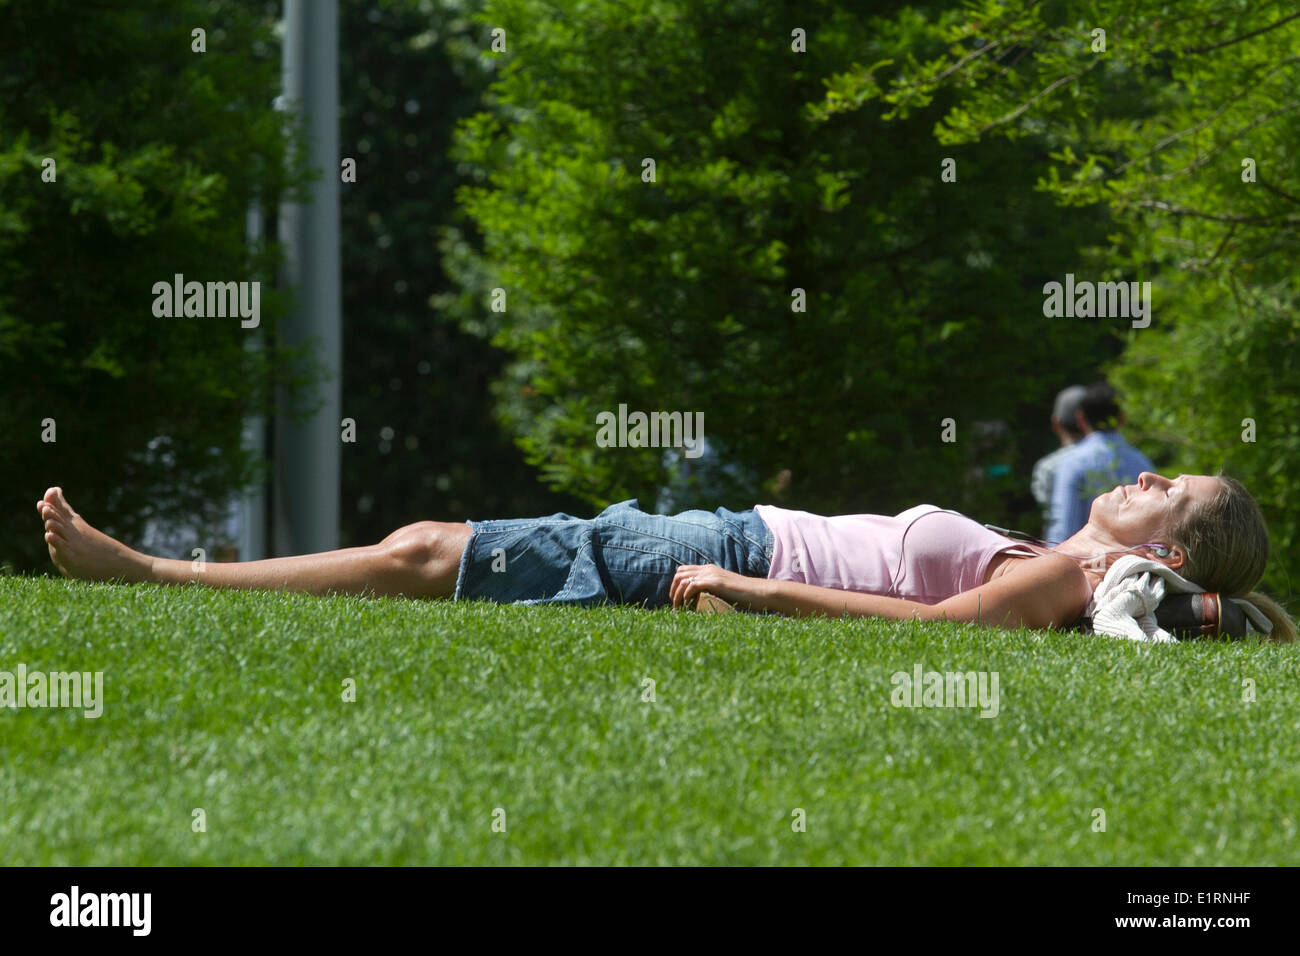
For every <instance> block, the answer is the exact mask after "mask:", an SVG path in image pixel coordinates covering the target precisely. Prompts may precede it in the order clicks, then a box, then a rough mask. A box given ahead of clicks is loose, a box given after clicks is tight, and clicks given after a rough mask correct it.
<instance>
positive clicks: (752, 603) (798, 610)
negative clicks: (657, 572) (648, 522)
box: [670, 554, 1091, 628]
mask: <svg viewBox="0 0 1300 956" xmlns="http://www.w3.org/2000/svg"><path fill="white" fill-rule="evenodd" d="M702 591H708V592H710V593H711V594H716V595H718V597H720V598H723V599H724V600H727V601H732V602H734V603H737V604H740V605H741V606H743V607H748V608H751V609H753V610H768V611H776V612H778V613H780V614H787V615H790V616H792V617H802V616H805V615H808V614H825V615H827V616H829V617H839V616H841V615H844V614H848V615H850V616H852V617H882V618H886V619H888V620H894V621H907V620H913V619H915V620H918V621H942V620H948V621H972V622H976V623H981V624H989V625H997V626H999V627H1010V628H1016V627H1030V628H1043V627H1051V626H1057V627H1065V626H1068V625H1070V624H1073V623H1074V622H1075V621H1076V620H1078V618H1079V615H1080V614H1082V613H1083V609H1084V608H1085V607H1086V606H1087V603H1088V598H1089V597H1090V596H1091V590H1090V588H1089V585H1088V580H1087V578H1086V577H1084V574H1083V572H1082V571H1081V570H1080V569H1079V567H1078V565H1076V564H1075V563H1074V562H1073V561H1071V560H1070V559H1069V558H1066V557H1063V556H1062V555H1057V554H1046V555H1042V556H1040V557H1037V558H1030V559H1028V560H1026V561H1023V562H1020V563H1019V565H1018V566H1016V567H1013V568H1011V569H1010V570H1008V571H1007V572H1006V573H1005V574H1003V575H1002V576H1001V577H1000V578H998V579H997V580H995V581H990V582H989V583H988V584H985V585H982V586H980V587H978V588H973V589H972V590H970V591H963V592H962V593H961V594H956V595H954V596H952V597H950V598H948V599H947V600H946V601H941V602H940V603H938V604H921V603H919V602H917V601H907V600H904V599H902V598H891V597H881V596H879V595H876V594H863V593H860V592H858V591H841V590H839V589H837V588H823V587H817V586H816V585H812V584H802V583H800V582H798V581H769V580H768V579H766V578H751V577H746V576H744V575H741V574H735V573H734V572H731V571H724V570H723V569H722V568H719V567H717V566H715V565H683V566H682V567H680V568H678V569H677V574H676V576H675V577H674V578H673V583H672V586H671V588H670V594H671V596H672V600H673V606H674V607H681V606H682V605H684V604H686V603H688V602H690V601H693V600H694V599H695V598H696V597H697V596H698V595H699V594H700V593H701V592H702Z"/></svg>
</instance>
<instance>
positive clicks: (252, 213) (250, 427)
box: [237, 200, 266, 561]
mask: <svg viewBox="0 0 1300 956" xmlns="http://www.w3.org/2000/svg"><path fill="white" fill-rule="evenodd" d="M246 235H247V237H248V242H249V244H250V245H252V244H254V243H256V242H257V241H258V240H259V239H261V237H262V206H261V203H259V202H257V201H256V200H254V201H253V202H251V203H249V205H248V215H247V218H246ZM262 348H263V345H262V332H261V330H260V329H254V330H250V333H249V338H248V349H249V351H250V352H260V351H261V350H262ZM244 447H245V448H248V449H250V450H251V451H253V452H254V453H255V454H256V455H257V456H258V457H259V458H261V457H262V456H264V455H265V454H266V422H265V421H264V420H263V419H262V416H261V415H249V416H248V417H247V418H246V419H244ZM237 547H238V549H239V560H240V561H259V560H261V559H262V558H265V557H266V480H265V479H263V480H262V481H260V482H259V483H258V484H257V485H256V486H254V487H252V488H248V489H246V490H245V491H244V493H243V495H242V496H240V500H239V542H238V545H237Z"/></svg>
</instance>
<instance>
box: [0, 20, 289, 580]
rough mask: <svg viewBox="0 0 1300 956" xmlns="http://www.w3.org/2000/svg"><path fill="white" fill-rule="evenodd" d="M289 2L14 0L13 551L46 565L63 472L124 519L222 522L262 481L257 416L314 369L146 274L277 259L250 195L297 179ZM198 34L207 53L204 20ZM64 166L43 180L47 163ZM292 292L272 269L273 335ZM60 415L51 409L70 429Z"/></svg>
mask: <svg viewBox="0 0 1300 956" xmlns="http://www.w3.org/2000/svg"><path fill="white" fill-rule="evenodd" d="M277 7H278V4H275V3H270V4H268V3H254V2H244V3H236V2H227V3H211V2H199V0H136V2H133V3H131V4H127V5H117V4H88V3H80V2H71V0H47V2H42V3H38V4H37V3H25V2H0V23H3V28H0V380H3V382H4V394H5V400H4V402H3V403H0V475H2V478H0V480H2V481H3V491H4V494H3V498H4V501H5V506H4V508H3V509H0V560H3V561H4V562H6V563H9V564H11V565H13V566H17V567H48V564H49V559H48V556H47V555H46V554H45V547H44V542H43V541H42V539H41V534H40V525H39V522H38V520H37V518H36V516H35V510H34V507H35V502H36V500H37V499H38V498H39V497H40V495H41V494H42V493H43V492H44V491H45V489H46V487H48V486H49V485H51V484H56V483H57V484H62V485H63V486H64V487H65V488H66V489H67V491H68V494H69V495H70V496H71V498H72V500H73V501H74V502H76V503H77V505H78V507H80V508H82V509H84V510H85V511H86V513H88V514H91V515H93V516H94V517H95V519H96V521H97V522H102V523H103V524H104V525H106V526H107V527H108V528H109V529H110V530H112V531H114V532H116V533H118V534H120V535H122V536H124V537H126V538H127V539H128V540H131V539H132V538H136V537H137V536H138V534H139V533H140V531H141V528H142V524H143V522H144V521H145V520H146V519H148V518H150V517H157V518H159V519H162V520H164V521H181V520H184V521H187V522H189V523H190V524H191V525H192V524H193V523H194V522H195V521H196V520H200V521H202V520H215V519H216V518H217V517H218V512H219V511H220V509H221V507H222V505H223V503H224V502H225V501H227V500H228V497H229V494H230V492H231V491H233V490H234V489H235V488H237V487H238V486H239V485H240V484H241V483H243V482H244V481H245V480H247V479H248V477H249V476H250V475H251V473H252V471H253V466H254V461H253V457H252V456H250V455H249V454H247V453H245V452H244V451H243V450H242V449H241V447H240V428H241V423H242V420H243V417H244V415H245V414H246V413H248V412H249V411H251V410H253V409H260V408H264V403H265V400H266V398H267V393H266V389H265V388H263V387H261V386H262V385H267V384H269V383H270V381H271V375H272V374H279V375H280V376H281V377H282V378H284V379H285V380H287V381H291V382H292V381H294V380H301V375H302V374H305V373H302V372H299V371H295V370H294V369H293V367H292V365H291V361H290V360H291V357H290V356H288V355H285V354H283V353H282V352H280V351H279V350H277V349H275V348H268V349H266V350H264V351H262V352H261V353H254V352H251V351H249V350H247V349H246V343H247V341H248V337H249V335H250V330H247V329H243V328H241V327H240V321H239V319H238V318H237V317H236V318H228V319H220V318H158V317H156V316H155V315H154V313H153V303H154V294H153V291H152V289H153V286H154V284H155V283H156V282H160V281H162V282H170V281H172V277H173V276H174V275H175V274H176V273H181V274H183V275H184V276H185V278H186V280H187V281H189V280H198V281H203V282H206V281H253V280H263V281H264V283H265V281H266V280H268V279H269V278H273V276H274V271H273V268H274V264H275V250H274V248H273V247H270V246H265V245H263V246H256V247H250V246H248V245H247V244H246V242H245V212H246V209H247V208H248V205H249V203H250V201H252V200H253V199H262V200H264V201H274V200H276V199H278V197H279V195H280V194H281V193H283V192H284V191H285V190H286V189H287V188H288V187H289V184H290V183H291V182H294V181H296V180H297V178H298V175H299V174H298V172H297V171H296V170H297V166H296V164H295V161H294V158H293V154H292V151H291V149H290V145H289V144H290V140H289V138H288V137H287V136H286V134H285V116H284V114H282V113H278V112H277V111H276V110H275V109H274V107H273V101H274V99H275V96H276V95H277V92H278V86H279V56H278V41H277V40H276V38H275V37H274V36H273V34H272V26H273V24H274V16H275V13H276V8H277ZM196 28H201V29H203V30H205V31H206V35H205V41H206V48H207V52H206V53H200V52H194V51H193V44H194V40H193V38H192V31H193V30H194V29H196ZM47 158H48V159H52V160H53V161H54V163H55V166H54V167H53V171H54V177H55V178H54V179H53V181H45V180H44V179H43V177H42V173H43V172H44V171H45V170H46V169H48V168H49V167H48V165H47V164H45V162H44V161H45V160H46V159H47ZM281 311H282V304H281V302H280V301H279V300H278V298H277V297H276V296H275V294H274V291H273V288H271V287H270V285H269V284H264V285H263V287H262V298H261V312H262V315H261V322H262V327H261V331H262V332H263V333H269V332H272V331H273V330H274V326H275V317H276V316H277V315H278V314H279V313H280V312H281ZM46 420H53V423H54V429H55V431H54V433H53V437H55V438H56V440H55V441H53V442H48V441H42V436H43V434H44V435H45V436H46V437H49V433H48V431H47V426H43V424H42V423H43V422H45V421H46Z"/></svg>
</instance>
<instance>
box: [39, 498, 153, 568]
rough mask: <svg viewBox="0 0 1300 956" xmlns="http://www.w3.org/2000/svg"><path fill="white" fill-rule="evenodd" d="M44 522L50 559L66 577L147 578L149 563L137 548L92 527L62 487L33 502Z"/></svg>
mask: <svg viewBox="0 0 1300 956" xmlns="http://www.w3.org/2000/svg"><path fill="white" fill-rule="evenodd" d="M36 510H37V511H38V512H40V515H41V519H42V520H43V521H44V522H45V543H46V544H48V545H49V546H50V559H51V560H52V561H53V562H54V566H55V567H56V568H58V569H59V570H60V571H61V572H63V574H64V576H65V577H69V578H79V579H81V580H83V581H127V582H136V581H147V580H149V578H150V575H151V573H152V565H151V563H150V561H149V559H148V558H147V557H145V556H144V555H143V554H141V553H140V552H139V551H132V550H131V549H130V548H128V547H127V546H126V545H124V544H123V543H122V542H120V541H118V540H116V539H114V538H110V537H109V536H108V535H106V534H104V532H102V531H99V530H97V529H95V528H92V527H91V526H90V525H88V524H87V523H86V522H85V520H84V519H83V518H82V517H81V515H79V514H77V513H76V512H75V511H73V510H72V505H70V504H68V499H67V498H65V497H63V489H62V488H51V489H49V490H48V491H47V492H45V497H44V498H42V499H41V500H40V501H38V502H36Z"/></svg>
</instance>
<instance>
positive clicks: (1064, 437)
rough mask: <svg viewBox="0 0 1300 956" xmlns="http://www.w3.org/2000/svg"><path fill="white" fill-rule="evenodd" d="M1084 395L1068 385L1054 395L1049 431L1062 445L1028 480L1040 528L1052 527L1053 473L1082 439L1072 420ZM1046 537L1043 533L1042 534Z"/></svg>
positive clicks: (1036, 465) (1079, 388) (1038, 464)
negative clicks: (1040, 510) (1039, 516)
mask: <svg viewBox="0 0 1300 956" xmlns="http://www.w3.org/2000/svg"><path fill="white" fill-rule="evenodd" d="M1085 391H1087V389H1085V388H1084V387H1083V386H1082V385H1071V386H1070V387H1069V388H1063V389H1061V390H1060V391H1059V392H1057V393H1056V402H1055V403H1054V404H1053V405H1052V431H1054V432H1056V437H1057V439H1058V440H1059V441H1060V443H1061V447H1060V448H1058V449H1056V450H1055V451H1050V452H1048V453H1047V454H1046V455H1044V456H1043V457H1042V458H1040V459H1038V461H1036V462H1035V463H1034V472H1033V476H1032V477H1031V478H1030V480H1029V490H1030V491H1032V492H1033V494H1034V500H1036V501H1037V502H1038V507H1039V508H1041V509H1042V512H1043V528H1044V529H1046V528H1048V527H1050V525H1051V523H1052V487H1053V485H1054V484H1055V483H1056V469H1057V468H1058V467H1059V466H1060V464H1061V458H1062V456H1063V455H1064V454H1065V452H1066V451H1068V450H1069V448H1070V446H1071V445H1073V444H1074V443H1075V442H1077V441H1078V440H1079V439H1080V438H1082V437H1083V432H1081V431H1080V430H1079V426H1078V423H1077V422H1076V420H1075V417H1076V413H1077V412H1078V411H1079V404H1080V403H1081V402H1082V401H1083V394H1084V392H1085ZM1044 534H1045V535H1046V531H1044Z"/></svg>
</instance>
